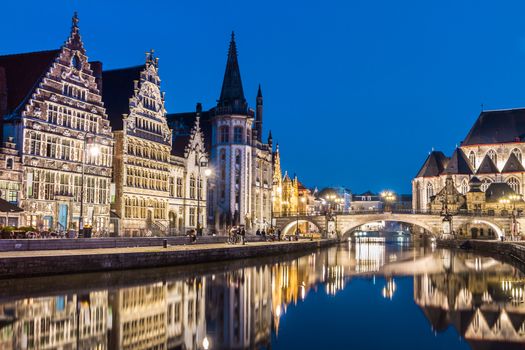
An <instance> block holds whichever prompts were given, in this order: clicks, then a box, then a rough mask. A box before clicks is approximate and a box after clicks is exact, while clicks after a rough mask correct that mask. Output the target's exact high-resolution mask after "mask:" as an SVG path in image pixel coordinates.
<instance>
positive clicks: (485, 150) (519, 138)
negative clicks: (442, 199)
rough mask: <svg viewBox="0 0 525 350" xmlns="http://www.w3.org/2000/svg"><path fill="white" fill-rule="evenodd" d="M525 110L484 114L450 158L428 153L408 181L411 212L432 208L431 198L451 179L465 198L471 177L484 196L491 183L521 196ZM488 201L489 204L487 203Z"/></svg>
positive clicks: (486, 112) (523, 176)
mask: <svg viewBox="0 0 525 350" xmlns="http://www.w3.org/2000/svg"><path fill="white" fill-rule="evenodd" d="M524 123H525V109H509V110H496V111H484V112H482V113H481V114H480V116H479V117H478V120H477V121H476V123H475V124H474V126H473V127H472V129H471V130H470V132H469V133H468V135H467V137H466V138H465V140H464V141H463V142H462V143H461V145H460V146H459V147H458V148H456V150H455V151H454V153H453V154H452V157H450V158H448V157H446V156H445V155H444V154H443V153H442V152H439V151H432V152H431V153H430V154H429V156H428V157H427V159H426V161H425V163H424V165H423V167H422V168H421V169H420V171H419V173H418V174H417V176H416V177H415V178H414V179H413V180H412V193H413V204H412V206H413V209H414V210H418V211H424V210H429V209H431V208H434V209H436V205H437V204H436V203H434V204H432V199H433V198H434V197H435V196H436V195H437V194H438V193H439V192H440V191H441V190H442V189H443V188H444V187H445V186H446V183H447V178H449V177H451V178H452V179H453V183H454V186H455V189H456V190H457V192H459V193H461V194H462V195H467V193H468V192H469V191H470V190H471V185H470V182H471V181H472V179H473V178H474V177H475V178H476V179H477V180H479V181H480V183H481V185H480V186H479V189H480V190H481V191H482V192H483V193H486V191H487V189H488V188H489V186H490V185H491V184H498V183H504V184H507V185H508V186H509V187H510V189H512V191H513V192H514V193H515V194H517V195H519V196H523V194H524V193H525V188H524V186H523V183H524V181H525V167H524V163H523V156H522V155H523V152H525V142H524V141H525V140H523V135H524V134H525V127H524V126H523V125H525V124H524ZM489 202H490V201H489Z"/></svg>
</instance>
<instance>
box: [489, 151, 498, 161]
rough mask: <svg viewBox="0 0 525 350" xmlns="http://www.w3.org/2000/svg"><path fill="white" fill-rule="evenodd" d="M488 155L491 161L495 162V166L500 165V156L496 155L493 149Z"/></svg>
mask: <svg viewBox="0 0 525 350" xmlns="http://www.w3.org/2000/svg"><path fill="white" fill-rule="evenodd" d="M487 155H488V156H489V158H490V159H492V161H493V162H494V164H496V165H498V164H497V163H498V156H497V155H496V151H494V150H493V149H491V150H489V151H488V152H487Z"/></svg>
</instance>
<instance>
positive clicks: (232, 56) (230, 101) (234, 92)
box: [217, 32, 247, 113]
mask: <svg viewBox="0 0 525 350" xmlns="http://www.w3.org/2000/svg"><path fill="white" fill-rule="evenodd" d="M217 106H218V107H229V108H232V112H234V113H235V112H241V113H245V112H246V110H247V103H246V98H245V97H244V90H243V88H242V80H241V71H240V68H239V61H238V60H237V45H236V44H235V34H234V33H233V32H232V36H231V40H230V47H229V49H228V60H227V61H226V70H225V72H224V80H223V82H222V89H221V96H220V98H219V100H218V101H217Z"/></svg>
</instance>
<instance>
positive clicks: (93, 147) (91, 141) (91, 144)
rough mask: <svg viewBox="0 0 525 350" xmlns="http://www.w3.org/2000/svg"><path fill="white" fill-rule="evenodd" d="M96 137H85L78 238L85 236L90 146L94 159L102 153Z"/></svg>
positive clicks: (86, 135)
mask: <svg viewBox="0 0 525 350" xmlns="http://www.w3.org/2000/svg"><path fill="white" fill-rule="evenodd" d="M94 141H95V136H91V135H88V134H87V133H86V134H85V135H84V155H83V157H82V175H81V177H80V216H79V218H78V236H79V237H80V235H81V234H82V235H84V178H85V175H86V174H85V171H86V169H85V168H86V158H87V154H88V146H89V154H90V155H91V156H92V157H97V156H98V155H99V153H100V147H99V146H98V145H97V144H96V143H95V142H94Z"/></svg>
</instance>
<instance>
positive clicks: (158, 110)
mask: <svg viewBox="0 0 525 350" xmlns="http://www.w3.org/2000/svg"><path fill="white" fill-rule="evenodd" d="M102 77H103V87H104V88H103V99H104V103H105V105H106V107H107V113H108V117H109V118H110V121H111V125H112V127H113V132H114V138H115V154H114V166H113V169H114V173H113V180H114V183H115V194H116V196H115V202H114V203H113V209H114V210H115V212H116V214H117V215H118V216H119V217H120V218H121V227H122V234H123V235H126V236H145V235H150V234H168V233H169V234H176V233H183V231H184V228H185V227H194V228H195V227H196V215H197V214H196V209H195V207H196V206H197V205H196V204H195V203H193V202H194V201H195V199H196V197H197V196H201V197H202V198H201V199H202V200H203V203H202V204H203V205H202V208H203V210H202V212H205V208H206V202H205V194H204V193H203V191H202V189H203V188H205V181H206V179H205V178H204V179H203V178H202V176H200V173H199V172H198V171H197V170H196V169H195V168H196V167H195V166H194V163H196V160H194V158H195V157H196V155H195V154H194V153H195V152H200V154H202V155H203V156H204V159H205V158H206V157H207V156H206V153H205V151H204V148H203V142H202V137H201V136H200V130H199V125H198V122H196V124H194V127H193V128H192V129H190V132H188V133H187V135H185V136H186V137H178V136H179V135H177V137H176V136H174V135H172V132H171V130H170V128H169V127H168V124H167V120H166V109H165V106H164V93H163V92H161V89H160V82H161V80H160V77H159V65H158V58H156V57H154V52H153V51H151V52H147V53H146V62H145V64H143V65H139V66H136V67H129V68H123V69H116V70H108V71H104V72H103V75H102ZM172 142H173V145H172ZM172 146H173V147H172ZM190 159H191V161H190ZM197 168H199V167H197ZM204 169H205V168H200V169H199V170H201V171H203V170H204ZM188 170H189V171H188ZM203 182H204V184H203ZM186 197H188V198H186ZM190 214H191V215H190ZM186 218H189V219H188V220H186ZM201 222H202V221H201Z"/></svg>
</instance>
